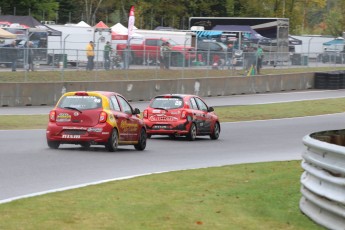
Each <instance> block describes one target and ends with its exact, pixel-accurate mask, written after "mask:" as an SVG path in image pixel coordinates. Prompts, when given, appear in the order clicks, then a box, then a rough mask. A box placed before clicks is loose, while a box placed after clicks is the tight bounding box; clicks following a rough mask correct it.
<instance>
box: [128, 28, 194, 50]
mask: <svg viewBox="0 0 345 230" xmlns="http://www.w3.org/2000/svg"><path fill="white" fill-rule="evenodd" d="M134 31H135V33H137V34H140V35H142V36H143V38H142V39H133V41H131V43H133V44H136V43H142V41H143V40H145V39H146V38H158V39H161V38H169V39H171V40H173V41H175V42H176V43H177V44H178V45H182V46H193V45H194V43H195V41H194V40H195V33H193V32H191V31H174V30H141V29H136V30H134Z"/></svg>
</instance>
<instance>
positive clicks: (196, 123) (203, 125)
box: [143, 94, 220, 141]
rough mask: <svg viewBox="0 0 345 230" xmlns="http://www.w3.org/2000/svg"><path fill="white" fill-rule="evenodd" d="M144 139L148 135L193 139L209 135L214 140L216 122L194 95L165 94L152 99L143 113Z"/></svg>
mask: <svg viewBox="0 0 345 230" xmlns="http://www.w3.org/2000/svg"><path fill="white" fill-rule="evenodd" d="M143 120H144V122H145V125H146V129H147V130H146V132H147V135H148V137H151V136H152V135H169V136H170V137H171V138H174V137H176V136H186V137H187V138H188V139H189V140H191V141H193V140H195V138H196V136H203V135H209V136H210V137H211V139H213V140H216V139H218V138H219V134H220V123H219V120H218V117H217V115H216V114H215V113H214V109H213V108H212V107H208V106H207V105H206V103H205V102H204V100H203V99H202V98H200V97H198V96H196V95H184V94H165V95H160V96H156V97H155V98H153V99H152V100H151V102H150V105H149V106H148V107H147V108H146V109H145V110H144V112H143Z"/></svg>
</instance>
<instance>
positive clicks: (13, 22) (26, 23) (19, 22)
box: [0, 15, 61, 36]
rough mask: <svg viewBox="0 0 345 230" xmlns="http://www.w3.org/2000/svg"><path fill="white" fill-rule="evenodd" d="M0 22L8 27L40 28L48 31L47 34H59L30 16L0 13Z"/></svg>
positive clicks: (59, 33) (59, 34)
mask: <svg viewBox="0 0 345 230" xmlns="http://www.w3.org/2000/svg"><path fill="white" fill-rule="evenodd" d="M0 23H1V24H7V25H8V28H21V29H31V28H36V29H42V30H45V31H47V32H48V34H49V36H61V32H60V31H57V30H54V29H52V28H50V27H48V26H47V25H44V24H42V23H40V22H39V21H37V20H36V19H35V18H33V17H31V16H14V15H0Z"/></svg>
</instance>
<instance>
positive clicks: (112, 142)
mask: <svg viewBox="0 0 345 230" xmlns="http://www.w3.org/2000/svg"><path fill="white" fill-rule="evenodd" d="M118 145H119V136H118V132H117V129H113V131H112V132H111V135H110V137H109V140H108V143H107V144H106V145H105V148H106V149H107V150H108V151H109V152H115V151H116V150H117V147H118Z"/></svg>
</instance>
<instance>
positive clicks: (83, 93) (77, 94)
mask: <svg viewBox="0 0 345 230" xmlns="http://www.w3.org/2000/svg"><path fill="white" fill-rule="evenodd" d="M74 95H76V96H89V94H88V93H87V92H76V93H75V94H74Z"/></svg>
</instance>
